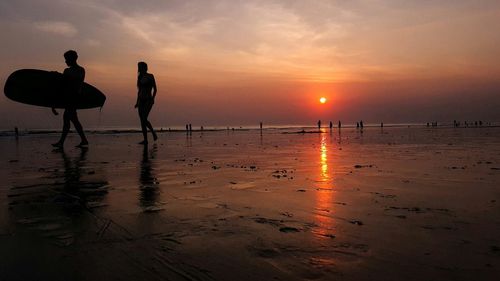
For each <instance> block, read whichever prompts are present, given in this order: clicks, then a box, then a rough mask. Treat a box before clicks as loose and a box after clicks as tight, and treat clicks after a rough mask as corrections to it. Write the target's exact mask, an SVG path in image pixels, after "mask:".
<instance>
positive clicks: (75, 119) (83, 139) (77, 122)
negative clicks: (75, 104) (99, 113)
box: [70, 109, 89, 145]
mask: <svg viewBox="0 0 500 281" xmlns="http://www.w3.org/2000/svg"><path fill="white" fill-rule="evenodd" d="M71 111H72V112H71V116H70V117H71V122H73V126H75V130H76V131H77V132H78V134H79V135H80V138H81V142H80V144H79V145H87V144H89V141H88V140H87V137H85V133H84V132H83V128H82V124H81V123H80V120H78V115H77V114H76V109H72V110H71Z"/></svg>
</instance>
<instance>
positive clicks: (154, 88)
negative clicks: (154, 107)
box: [151, 74, 158, 102]
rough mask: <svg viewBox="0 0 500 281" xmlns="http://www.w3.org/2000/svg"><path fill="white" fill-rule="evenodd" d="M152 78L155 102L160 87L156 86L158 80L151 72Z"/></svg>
mask: <svg viewBox="0 0 500 281" xmlns="http://www.w3.org/2000/svg"><path fill="white" fill-rule="evenodd" d="M151 79H152V80H153V102H154V100H155V97H156V92H158V88H157V87H156V80H155V77H154V75H153V74H151Z"/></svg>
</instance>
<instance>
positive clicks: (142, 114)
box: [135, 61, 158, 144]
mask: <svg viewBox="0 0 500 281" xmlns="http://www.w3.org/2000/svg"><path fill="white" fill-rule="evenodd" d="M137 68H138V76H137V90H138V92H137V102H136V103H135V108H137V109H138V111H139V118H140V119H141V128H142V135H143V136H144V140H143V141H141V142H140V143H139V144H147V143H148V128H149V130H150V131H151V133H152V134H153V139H154V140H157V139H158V136H156V132H155V130H154V129H153V126H151V123H149V121H148V115H149V112H150V111H151V108H153V104H154V103H155V97H156V92H157V88H156V81H155V77H154V76H153V74H151V73H148V65H147V64H146V63H145V62H142V61H141V62H139V63H138V64H137ZM151 92H152V93H151Z"/></svg>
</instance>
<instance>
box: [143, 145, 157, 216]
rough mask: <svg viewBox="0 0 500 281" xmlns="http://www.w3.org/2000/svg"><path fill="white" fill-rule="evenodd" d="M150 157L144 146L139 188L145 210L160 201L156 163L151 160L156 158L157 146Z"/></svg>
mask: <svg viewBox="0 0 500 281" xmlns="http://www.w3.org/2000/svg"><path fill="white" fill-rule="evenodd" d="M150 153H151V155H149V152H148V148H147V146H144V148H143V150H142V161H141V174H140V176H139V183H140V186H139V188H140V189H141V194H140V198H139V200H140V205H141V206H142V207H144V208H150V207H154V206H155V205H156V203H157V201H158V195H159V190H158V185H159V182H158V180H157V179H156V176H155V170H154V163H153V161H151V159H154V158H155V156H156V144H154V145H153V148H152V149H151V151H150Z"/></svg>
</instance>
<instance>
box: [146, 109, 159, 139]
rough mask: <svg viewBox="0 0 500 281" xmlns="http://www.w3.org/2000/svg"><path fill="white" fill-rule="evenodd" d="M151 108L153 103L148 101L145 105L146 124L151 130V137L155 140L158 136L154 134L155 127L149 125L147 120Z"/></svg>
mask: <svg viewBox="0 0 500 281" xmlns="http://www.w3.org/2000/svg"><path fill="white" fill-rule="evenodd" d="M152 108H153V103H150V104H148V105H147V108H146V109H147V110H146V117H145V119H146V126H147V127H148V129H149V130H150V131H151V134H153V139H154V140H157V139H158V136H157V135H156V132H155V129H154V128H153V126H152V125H151V123H150V122H149V120H148V116H149V113H150V112H151V109H152Z"/></svg>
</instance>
